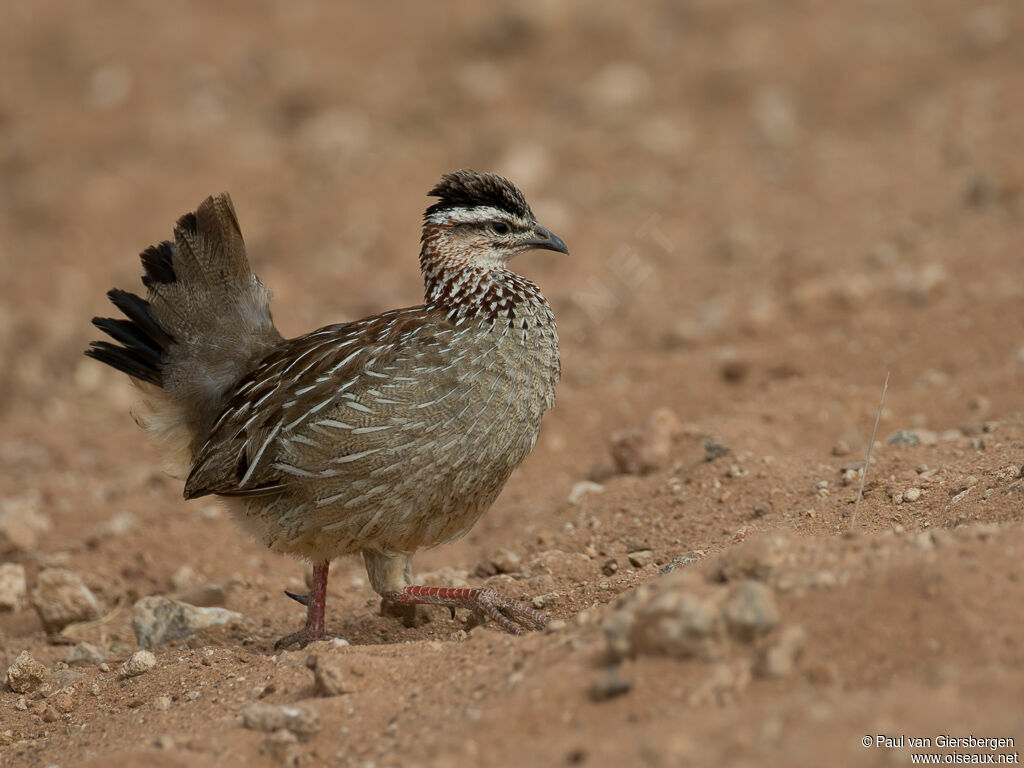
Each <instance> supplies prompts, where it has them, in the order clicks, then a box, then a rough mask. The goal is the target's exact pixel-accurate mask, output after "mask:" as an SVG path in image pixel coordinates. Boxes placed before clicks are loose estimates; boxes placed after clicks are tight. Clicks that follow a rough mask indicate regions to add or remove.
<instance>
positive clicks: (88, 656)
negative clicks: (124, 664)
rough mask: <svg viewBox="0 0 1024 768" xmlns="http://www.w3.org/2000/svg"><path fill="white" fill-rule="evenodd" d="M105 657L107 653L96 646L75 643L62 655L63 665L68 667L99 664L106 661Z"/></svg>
mask: <svg viewBox="0 0 1024 768" xmlns="http://www.w3.org/2000/svg"><path fill="white" fill-rule="evenodd" d="M107 656H108V654H107V652H106V651H105V650H104V649H103V648H100V647H99V646H98V645H93V644H92V643H77V644H75V645H74V646H72V647H71V649H70V650H69V651H68V652H67V653H66V654H64V663H65V664H68V665H70V666H74V665H76V664H100V663H102V662H103V661H105V660H106V658H107Z"/></svg>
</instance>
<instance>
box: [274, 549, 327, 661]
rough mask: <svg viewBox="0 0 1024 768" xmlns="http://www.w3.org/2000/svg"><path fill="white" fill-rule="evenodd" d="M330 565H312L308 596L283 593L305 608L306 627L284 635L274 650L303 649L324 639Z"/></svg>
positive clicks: (275, 644)
mask: <svg viewBox="0 0 1024 768" xmlns="http://www.w3.org/2000/svg"><path fill="white" fill-rule="evenodd" d="M330 567H331V563H330V561H329V560H325V561H324V562H322V563H315V564H314V565H313V589H312V590H311V591H310V593H309V594H308V595H293V594H292V593H291V592H285V594H286V595H288V597H290V598H292V600H295V601H297V602H300V603H302V604H303V605H305V606H306V626H305V627H303V628H302V629H300V630H299V631H298V632H292V633H291V634H290V635H285V636H284V637H282V638H281V639H280V640H278V641H277V642H276V643H274V650H275V651H277V650H280V649H281V648H287V647H288V646H290V645H298V646H299V648H305V647H306V646H307V645H308V644H309V643H312V642H313V641H315V640H323V639H324V611H325V607H326V603H327V573H328V571H329V570H330Z"/></svg>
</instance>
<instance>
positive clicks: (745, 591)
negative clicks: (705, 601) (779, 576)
mask: <svg viewBox="0 0 1024 768" xmlns="http://www.w3.org/2000/svg"><path fill="white" fill-rule="evenodd" d="M722 618H724V619H725V626H726V628H727V629H728V630H729V634H730V635H732V636H733V637H734V638H735V639H736V640H739V641H740V642H744V643H749V642H753V641H754V640H756V639H757V638H759V637H763V636H764V635H767V634H768V633H769V632H771V631H772V630H773V629H775V627H776V626H777V625H778V623H779V609H778V608H777V607H776V605H775V595H774V593H773V592H772V590H771V588H770V587H766V586H765V585H764V584H762V583H760V582H758V581H745V582H743V583H742V584H740V586H739V589H738V590H737V591H736V592H735V593H734V594H733V595H732V596H731V597H730V598H729V599H728V600H727V601H726V602H725V604H724V605H723V606H722Z"/></svg>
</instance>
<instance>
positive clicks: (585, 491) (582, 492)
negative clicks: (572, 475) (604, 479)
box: [569, 480, 604, 504]
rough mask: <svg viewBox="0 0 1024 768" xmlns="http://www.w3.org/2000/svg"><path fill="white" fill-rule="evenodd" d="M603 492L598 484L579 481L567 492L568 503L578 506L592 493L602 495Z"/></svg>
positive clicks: (602, 487)
mask: <svg viewBox="0 0 1024 768" xmlns="http://www.w3.org/2000/svg"><path fill="white" fill-rule="evenodd" d="M603 491H604V486H603V485H601V484H600V483H595V482H593V481H592V480H581V481H580V482H578V483H576V484H575V485H574V486H573V487H572V490H571V491H569V503H570V504H579V503H580V502H581V501H583V498H584V497H585V496H589V495H590V494H592V493H602V492H603Z"/></svg>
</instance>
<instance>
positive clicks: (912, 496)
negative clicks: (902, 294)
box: [903, 488, 921, 501]
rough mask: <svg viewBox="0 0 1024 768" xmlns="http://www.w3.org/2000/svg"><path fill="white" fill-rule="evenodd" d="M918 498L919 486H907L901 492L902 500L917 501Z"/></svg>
mask: <svg viewBox="0 0 1024 768" xmlns="http://www.w3.org/2000/svg"><path fill="white" fill-rule="evenodd" d="M920 498H921V489H920V488H907V490H905V491H904V492H903V500H904V501H917V500H918V499H920Z"/></svg>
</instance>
